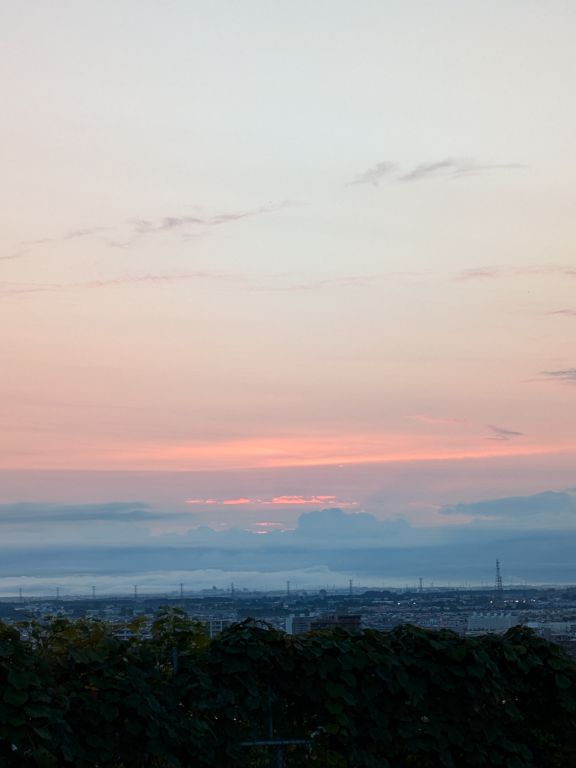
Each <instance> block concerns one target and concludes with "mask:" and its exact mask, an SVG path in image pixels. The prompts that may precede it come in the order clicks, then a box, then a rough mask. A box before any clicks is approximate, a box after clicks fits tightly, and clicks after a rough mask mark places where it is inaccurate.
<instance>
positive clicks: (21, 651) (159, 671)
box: [0, 609, 576, 768]
mask: <svg viewBox="0 0 576 768" xmlns="http://www.w3.org/2000/svg"><path fill="white" fill-rule="evenodd" d="M133 630H134V633H135V634H134V637H133V638H131V639H129V640H120V639H118V638H117V637H115V636H114V627H112V626H110V625H108V624H106V623H104V622H99V621H87V620H78V621H75V622H70V621H67V620H63V619H58V618H55V619H52V620H50V621H47V622H43V623H33V622H32V623H24V624H21V625H20V626H18V627H14V626H8V625H5V624H0V765H1V766H67V765H69V766H76V767H77V768H84V767H86V768H88V767H91V768H92V767H94V766H96V767H98V766H102V767H104V766H106V767H110V768H112V767H114V768H137V767H138V768H139V767H140V766H183V767H184V766H194V767H196V766H198V768H228V767H229V766H234V768H243V767H244V766H245V767H246V768H248V767H250V768H260V767H262V768H264V767H265V766H269V765H270V764H271V758H272V757H273V753H272V750H271V748H270V747H267V746H248V745H246V744H245V742H251V741H258V740H262V739H264V740H265V739H267V738H269V736H270V734H271V733H273V736H274V738H284V739H287V740H288V739H293V740H304V741H306V742H308V744H292V745H287V746H286V747H285V748H284V754H283V759H284V761H285V765H286V766H287V768H297V767H300V766H302V767H303V768H304V767H305V766H318V767H319V768H320V767H323V766H325V767H326V768H328V767H329V766H330V767H333V768H387V767H388V768H404V767H406V768H408V766H410V767H413V768H441V767H442V766H446V767H447V768H448V767H450V766H453V767H454V768H467V767H468V766H470V767H471V768H472V767H474V766H486V767H488V766H490V768H492V767H493V766H494V767H495V766H505V767H506V768H529V767H531V766H532V767H533V768H560V766H574V765H576V728H575V726H576V722H575V720H576V688H575V683H576V668H575V666H574V663H573V661H572V660H571V659H570V658H569V657H568V656H566V655H565V654H564V652H563V651H562V650H561V649H560V648H558V647H557V646H555V645H553V644H550V643H548V642H546V641H544V640H541V639H539V638H537V637H535V636H534V635H533V634H532V633H531V632H529V631H528V630H525V629H522V628H515V629H513V630H510V631H509V632H508V633H507V634H506V635H504V636H502V637H496V636H483V637H478V638H463V637H460V636H458V635H456V634H453V633H451V632H432V631H426V630H423V629H418V628H416V627H413V626H403V627H399V628H397V629H395V630H394V631H392V632H389V633H380V632H376V631H370V630H367V631H364V632H362V633H360V634H357V635H349V634H346V633H344V632H341V631H331V632H321V633H317V634H309V635H305V636H301V637H290V636H287V635H285V634H283V633H280V632H277V631H275V630H272V629H268V628H265V627H260V626H258V625H255V624H254V623H251V622H244V623H243V624H238V625H236V626H234V627H232V628H231V629H230V630H227V631H226V632H225V633H224V634H223V635H222V636H220V637H219V638H218V639H216V640H213V641H212V642H208V640H207V639H206V637H205V636H204V634H203V631H202V630H201V628H200V627H199V626H198V625H197V624H195V623H194V622H192V621H190V620H189V619H188V618H187V617H186V616H185V615H184V614H183V613H181V612H179V611H177V610H174V609H166V610H164V611H163V612H161V614H160V615H159V617H158V619H157V620H156V622H155V623H154V626H153V629H152V636H151V637H145V636H144V635H143V633H142V627H141V626H140V627H139V626H138V625H135V626H134V627H133Z"/></svg>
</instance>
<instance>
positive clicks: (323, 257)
mask: <svg viewBox="0 0 576 768" xmlns="http://www.w3.org/2000/svg"><path fill="white" fill-rule="evenodd" d="M575 24H576V7H575V6H574V4H573V3H569V2H566V1H564V0H549V2H547V3H542V2H535V0H524V1H523V2H517V1H516V0H500V1H499V2H495V0H487V2H484V3H461V2H456V0H437V2H435V3H417V2H414V1H413V0H412V1H411V0H408V2H406V0H404V1H403V2H400V0H386V1H385V2H382V0H358V1H357V2H354V3H352V2H349V1H348V0H346V1H345V0H312V1H311V2H304V1H303V0H290V1H288V0H275V2H265V1H264V0H243V2H232V1H231V0H228V1H225V0H191V1H190V0H172V1H171V2H170V3H163V2H160V0H139V1H138V2H134V1H133V0H114V2H112V0H101V1H100V2H98V3H73V2H69V0H51V2H50V3H44V2H41V1H40V0H30V1H29V2H26V3H5V4H3V6H2V7H1V8H0V35H1V37H2V46H1V48H2V53H1V57H2V67H1V69H0V72H1V74H0V79H1V84H2V94H3V99H2V101H3V120H2V127H1V141H0V154H1V157H2V169H3V173H2V184H1V188H2V211H3V217H2V219H3V226H2V229H1V235H0V353H1V361H2V363H1V376H0V537H1V544H0V549H1V553H0V554H1V556H0V593H11V592H14V591H15V590H17V589H18V586H19V585H22V584H25V585H28V586H29V587H30V589H32V588H34V589H40V586H41V585H42V584H48V583H62V584H66V585H71V586H70V588H72V585H74V584H76V585H80V586H78V588H80V587H82V588H84V587H85V588H86V589H88V585H89V584H92V583H94V581H95V579H98V578H102V579H104V578H105V579H106V585H107V588H108V587H110V588H111V587H112V586H113V583H114V582H115V583H116V584H120V583H122V584H124V583H126V584H127V583H130V584H131V583H132V582H133V580H134V574H140V575H141V577H142V579H144V576H143V574H150V573H153V574H155V576H154V577H153V578H152V579H151V581H150V584H152V583H153V584H154V585H156V586H158V585H162V586H165V585H167V584H168V583H174V584H177V583H178V582H179V581H182V580H183V579H186V580H187V581H189V582H190V584H192V583H196V584H198V585H200V584H202V585H204V584H211V583H215V582H216V581H217V582H218V583H222V584H224V583H228V582H229V581H230V579H231V578H234V579H235V580H236V581H238V582H239V583H240V584H241V583H242V578H243V576H242V574H245V581H246V583H247V584H248V583H250V584H251V585H255V584H257V583H258V579H259V578H260V575H262V574H264V575H263V576H262V579H263V582H262V583H263V585H264V586H267V585H275V584H279V583H281V582H282V580H283V579H285V578H290V573H292V574H293V576H292V578H293V579H294V580H295V581H296V582H298V583H300V584H301V585H302V586H306V585H309V586H323V585H324V584H328V583H334V582H335V581H339V583H346V580H347V578H348V577H349V576H350V577H352V576H353V577H354V578H356V579H359V580H360V581H361V580H362V579H363V580H364V581H365V583H367V584H372V585H375V584H382V583H384V582H386V580H388V582H389V583H393V582H395V580H396V581H398V580H401V581H405V580H406V578H408V577H410V578H411V579H412V580H413V581H416V580H417V578H418V577H425V578H426V579H436V580H437V581H438V582H440V581H442V580H444V581H445V582H446V583H466V582H469V581H470V582H475V583H479V582H482V581H483V580H486V581H489V580H490V579H493V571H494V562H495V560H496V558H499V559H500V560H501V561H502V563H503V568H504V575H505V577H506V578H508V579H509V580H510V581H514V580H516V581H523V580H532V581H534V582H537V583H544V582H551V581H559V582H563V583H566V582H574V583H576V572H575V571H574V569H573V557H572V554H571V553H573V551H574V546H575V545H576V527H575V525H574V519H575V515H576V470H575V468H576V432H575V429H576V418H575V408H576V344H575V337H576V258H575V253H574V251H575V245H576V226H575V219H574V185H575V182H576V141H575V136H576V102H575V100H574V98H573V90H574V82H575V81H576V49H575V47H574V44H573V37H574V28H575ZM327 510H328V511H327ZM191 572H193V573H191ZM182 574H184V576H183V575H182ZM231 574H232V576H231ZM294 574H295V575H294ZM139 578H140V576H139ZM146 578H148V577H146Z"/></svg>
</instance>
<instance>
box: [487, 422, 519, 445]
mask: <svg viewBox="0 0 576 768" xmlns="http://www.w3.org/2000/svg"><path fill="white" fill-rule="evenodd" d="M486 426H487V428H488V429H489V430H490V431H491V432H492V434H491V435H489V436H488V437H486V438H484V439H485V440H498V441H500V442H506V441H507V440H513V439H514V438H516V437H522V436H523V434H524V433H523V432H516V431H515V430H513V429H505V428H504V427H497V426H496V425H494V424H487V425H486Z"/></svg>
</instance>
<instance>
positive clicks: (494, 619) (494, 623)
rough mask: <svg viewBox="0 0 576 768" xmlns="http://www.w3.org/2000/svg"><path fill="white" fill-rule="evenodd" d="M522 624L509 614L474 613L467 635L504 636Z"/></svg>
mask: <svg viewBox="0 0 576 768" xmlns="http://www.w3.org/2000/svg"><path fill="white" fill-rule="evenodd" d="M521 623H522V622H521V621H519V620H518V619H515V618H514V617H513V616H512V615H511V614H509V613H473V614H472V615H471V616H469V617H468V625H467V634H469V635H484V634H502V633H504V632H507V631H508V630H509V629H510V628H511V627H515V626H518V624H521Z"/></svg>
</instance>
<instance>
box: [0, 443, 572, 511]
mask: <svg viewBox="0 0 576 768" xmlns="http://www.w3.org/2000/svg"><path fill="white" fill-rule="evenodd" d="M50 437H52V436H50ZM54 437H55V436H54ZM569 453H576V445H575V444H573V443H568V442H558V443H548V442H546V443H544V442H542V443H540V442H537V441H536V440H532V441H531V442H528V441H527V440H526V439H523V440H522V441H516V440H510V441H501V442H499V441H485V440H482V439H481V438H479V437H478V436H477V435H476V436H464V437H463V436H460V437H456V436H446V435H442V436H440V435H420V434H384V435H375V434H365V435H361V434H352V435H350V434H348V435H347V434H343V435H335V434H325V435H320V436H312V437H311V436H310V435H304V436H298V435H293V434H291V435H280V436H278V437H261V438H260V437H257V438H245V439H237V440H222V441H220V442H215V441H212V442H199V441H198V442H190V443H176V444H174V443H156V444H150V443H140V444H135V443H133V444H121V443H119V442H116V443H115V444H114V445H110V444H109V443H106V444H104V443H102V444H95V443H94V442H92V443H90V444H85V443H84V442H81V441H80V440H73V439H71V440H69V441H68V440H65V441H63V440H62V439H61V438H60V439H59V440H58V439H55V440H54V441H50V440H48V441H47V444H46V445H37V446H36V448H35V450H33V449H31V448H30V447H29V450H28V451H26V452H25V453H24V452H23V451H17V452H15V457H14V459H13V460H10V456H9V454H8V452H5V454H4V458H3V461H2V460H1V459H0V462H1V463H0V468H2V469H53V470H59V469H84V470H89V469H93V470H122V471H223V470H241V469H274V468H298V467H321V466H350V465H360V464H391V463H415V462H436V461H459V460H465V459H485V458H494V457H515V456H517V457H522V456H536V455H550V454H569ZM16 457H17V459H18V460H16ZM316 498H318V500H319V501H323V502H326V501H328V499H323V498H322V497H321V496H318V497H316ZM250 501H252V500H251V499H245V498H243V497H239V498H236V499H234V498H232V499H228V500H226V503H227V504H229V505H234V504H238V505H241V504H244V503H248V502H250ZM268 501H269V502H270V503H275V504H299V503H300V499H299V497H298V496H277V497H275V498H274V499H269V500H268ZM203 503H209V502H206V501H205V500H203ZM218 503H222V502H218ZM308 503H311V500H308Z"/></svg>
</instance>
